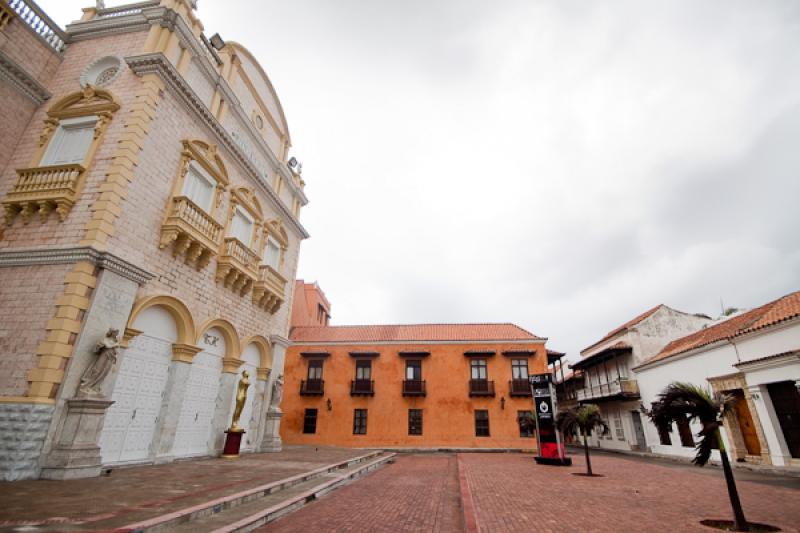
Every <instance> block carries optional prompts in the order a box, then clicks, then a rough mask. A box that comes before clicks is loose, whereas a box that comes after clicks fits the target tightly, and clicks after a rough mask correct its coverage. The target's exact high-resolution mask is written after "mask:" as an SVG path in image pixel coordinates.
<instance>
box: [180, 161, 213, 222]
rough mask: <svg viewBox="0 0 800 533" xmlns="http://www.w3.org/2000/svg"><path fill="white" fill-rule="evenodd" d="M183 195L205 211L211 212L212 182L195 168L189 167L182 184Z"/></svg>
mask: <svg viewBox="0 0 800 533" xmlns="http://www.w3.org/2000/svg"><path fill="white" fill-rule="evenodd" d="M183 195H184V196H186V197H187V198H189V200H191V201H192V202H194V203H195V204H197V206H198V207H199V208H200V209H202V210H203V211H205V212H206V213H210V212H211V203H212V202H213V200H214V181H213V180H212V179H210V178H209V177H207V176H206V175H205V173H204V172H203V171H202V170H200V169H199V168H197V167H195V166H190V167H189V171H188V172H187V173H186V179H185V180H184V182H183Z"/></svg>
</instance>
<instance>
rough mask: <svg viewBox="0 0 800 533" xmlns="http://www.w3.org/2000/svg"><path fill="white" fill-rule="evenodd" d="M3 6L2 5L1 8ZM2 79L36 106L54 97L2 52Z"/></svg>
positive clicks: (0, 55) (0, 62)
mask: <svg viewBox="0 0 800 533" xmlns="http://www.w3.org/2000/svg"><path fill="white" fill-rule="evenodd" d="M2 5H3V4H2V3H0V6H2ZM0 78H2V79H4V80H6V81H7V82H9V83H10V84H11V85H12V86H14V87H15V88H16V89H17V90H18V91H19V92H21V93H22V94H24V95H25V96H26V97H28V98H29V99H30V100H31V101H33V103H34V104H36V106H37V107H38V106H40V105H42V104H43V103H44V102H45V101H46V100H49V99H50V97H51V96H52V95H51V94H50V91H48V90H47V89H46V88H45V87H44V85H42V84H41V83H39V82H38V81H36V79H35V78H33V77H32V76H31V75H30V74H28V72H27V71H26V70H25V69H24V68H22V67H20V66H19V65H18V64H17V62H16V61H14V60H13V59H11V58H10V57H8V56H7V55H6V54H5V52H3V51H2V50H0Z"/></svg>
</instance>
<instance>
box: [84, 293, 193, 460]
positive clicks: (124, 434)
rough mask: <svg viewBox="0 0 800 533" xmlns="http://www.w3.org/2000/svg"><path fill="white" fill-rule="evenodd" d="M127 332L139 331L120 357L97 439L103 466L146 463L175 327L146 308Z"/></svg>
mask: <svg viewBox="0 0 800 533" xmlns="http://www.w3.org/2000/svg"><path fill="white" fill-rule="evenodd" d="M132 327H133V328H135V329H138V330H140V331H142V333H141V334H140V335H138V336H136V337H134V338H133V339H132V340H131V342H130V344H129V346H128V348H127V349H126V350H125V351H124V352H122V354H121V357H120V359H121V361H120V366H119V372H118V374H117V378H116V381H115V383H114V391H113V393H112V394H111V399H112V400H113V401H114V404H113V405H111V407H109V408H108V411H107V412H106V416H105V423H104V425H103V432H102V434H101V436H100V450H101V456H102V459H103V463H104V464H113V463H128V462H141V461H146V460H147V459H148V458H149V455H150V446H151V444H152V442H153V435H154V432H155V430H156V422H157V421H158V414H159V411H160V409H161V399H162V394H163V392H164V387H165V385H166V383H167V376H168V373H169V366H170V362H171V360H172V343H174V342H175V341H176V340H177V339H178V328H177V326H176V324H175V321H174V320H173V318H172V315H171V314H170V312H169V311H167V310H166V309H165V308H164V307H162V306H158V305H156V306H153V307H148V308H146V309H144V310H143V311H141V312H140V313H139V314H138V315H137V316H136V318H135V320H134V322H133V324H132Z"/></svg>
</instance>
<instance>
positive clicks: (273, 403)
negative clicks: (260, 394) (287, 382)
mask: <svg viewBox="0 0 800 533" xmlns="http://www.w3.org/2000/svg"><path fill="white" fill-rule="evenodd" d="M282 399H283V374H278V377H276V378H275V381H273V382H272V399H271V400H270V402H269V406H270V408H276V409H277V408H278V406H279V405H280V404H281V400H282Z"/></svg>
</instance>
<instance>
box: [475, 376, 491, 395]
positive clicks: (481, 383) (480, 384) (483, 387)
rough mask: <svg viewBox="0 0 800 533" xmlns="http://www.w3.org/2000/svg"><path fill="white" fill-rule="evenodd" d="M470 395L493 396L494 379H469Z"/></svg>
mask: <svg viewBox="0 0 800 533" xmlns="http://www.w3.org/2000/svg"><path fill="white" fill-rule="evenodd" d="M469 395H470V396H494V381H489V380H488V379H471V380H469Z"/></svg>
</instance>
